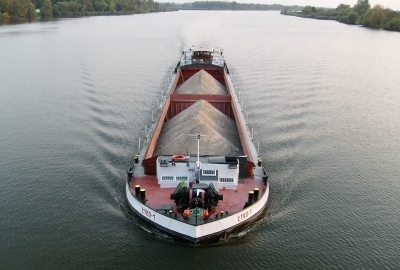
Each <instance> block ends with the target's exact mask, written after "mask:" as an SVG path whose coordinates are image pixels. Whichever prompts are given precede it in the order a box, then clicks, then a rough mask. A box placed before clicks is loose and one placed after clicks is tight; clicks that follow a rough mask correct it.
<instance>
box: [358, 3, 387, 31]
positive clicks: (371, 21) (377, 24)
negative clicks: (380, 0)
mask: <svg viewBox="0 0 400 270" xmlns="http://www.w3.org/2000/svg"><path fill="white" fill-rule="evenodd" d="M384 20H385V10H384V8H383V7H382V6H381V5H375V6H374V7H373V8H372V9H369V10H368V11H367V12H366V13H365V15H364V23H363V24H364V26H368V27H373V28H381V27H382V23H383V21H384Z"/></svg>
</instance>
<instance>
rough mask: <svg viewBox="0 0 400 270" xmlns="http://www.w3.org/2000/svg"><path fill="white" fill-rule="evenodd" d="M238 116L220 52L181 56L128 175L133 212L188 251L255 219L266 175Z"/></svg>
mask: <svg viewBox="0 0 400 270" xmlns="http://www.w3.org/2000/svg"><path fill="white" fill-rule="evenodd" d="M242 109H243V108H242V106H241V105H240V100H239V96H238V95H237V94H236V90H235V85H234V80H233V78H232V74H231V72H230V69H229V67H228V65H227V64H226V62H225V59H224V56H223V50H222V49H219V48H217V49H214V48H213V47H211V46H202V47H196V46H192V47H191V48H190V49H189V50H184V51H182V55H181V58H180V61H179V62H178V64H177V65H176V67H175V69H174V71H173V72H172V78H171V81H170V84H169V85H168V89H167V91H165V96H164V94H163V99H162V102H161V103H160V104H159V108H158V111H157V112H156V114H155V115H153V124H152V125H151V127H150V128H149V129H148V130H146V138H145V140H144V142H143V143H142V144H143V145H142V146H140V142H139V151H138V154H137V155H136V156H135V159H134V162H133V164H132V166H130V167H129V169H128V170H127V181H126V198H127V202H128V204H129V206H130V208H131V209H132V210H133V212H134V213H136V214H137V215H138V216H139V217H140V218H142V219H143V220H145V221H147V222H149V223H150V224H151V225H153V226H155V227H156V228H158V229H160V230H162V231H163V232H166V233H167V234H169V235H171V236H173V237H177V238H179V239H183V240H185V241H189V242H193V243H199V242H209V241H215V240H218V239H221V238H226V237H227V236H229V234H231V233H232V232H234V231H237V230H240V228H242V227H243V226H245V225H247V224H249V222H252V221H253V220H254V219H255V218H257V217H259V216H260V215H261V214H262V213H263V210H264V208H265V207H266V205H267V201H268V195H269V183H268V174H267V171H266V169H265V167H264V165H263V162H262V160H261V159H260V158H259V155H258V149H257V148H256V146H255V144H254V143H253V135H252V133H251V132H250V130H249V128H248V126H247V123H246V118H245V116H244V114H243V110H242Z"/></svg>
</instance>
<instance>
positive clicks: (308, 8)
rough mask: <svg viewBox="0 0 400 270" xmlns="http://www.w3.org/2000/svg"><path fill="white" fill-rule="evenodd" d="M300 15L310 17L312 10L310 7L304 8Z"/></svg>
mask: <svg viewBox="0 0 400 270" xmlns="http://www.w3.org/2000/svg"><path fill="white" fill-rule="evenodd" d="M301 13H302V14H304V15H310V14H311V13H312V8H311V6H305V7H304V8H303V10H302V11H301Z"/></svg>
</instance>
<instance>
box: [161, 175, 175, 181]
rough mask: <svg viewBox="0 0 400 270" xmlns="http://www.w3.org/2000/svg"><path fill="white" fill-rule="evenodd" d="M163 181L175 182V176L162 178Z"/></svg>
mask: <svg viewBox="0 0 400 270" xmlns="http://www.w3.org/2000/svg"><path fill="white" fill-rule="evenodd" d="M161 181H175V177H173V176H161Z"/></svg>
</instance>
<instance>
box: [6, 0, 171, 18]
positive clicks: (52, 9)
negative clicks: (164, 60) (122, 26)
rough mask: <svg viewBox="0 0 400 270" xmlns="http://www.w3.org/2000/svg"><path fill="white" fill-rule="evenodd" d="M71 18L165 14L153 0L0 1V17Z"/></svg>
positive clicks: (162, 8) (163, 8)
mask: <svg viewBox="0 0 400 270" xmlns="http://www.w3.org/2000/svg"><path fill="white" fill-rule="evenodd" d="M36 9H40V13H39V15H40V16H41V17H72V16H87V15H113V14H114V15H118V14H133V13H145V12H160V11H165V7H164V6H163V5H162V4H160V3H159V2H155V1H153V0H71V1H62V0H0V18H3V19H8V18H14V19H18V18H28V19H33V18H35V17H36V16H37V14H36Z"/></svg>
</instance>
